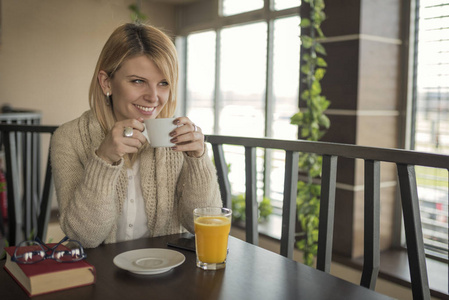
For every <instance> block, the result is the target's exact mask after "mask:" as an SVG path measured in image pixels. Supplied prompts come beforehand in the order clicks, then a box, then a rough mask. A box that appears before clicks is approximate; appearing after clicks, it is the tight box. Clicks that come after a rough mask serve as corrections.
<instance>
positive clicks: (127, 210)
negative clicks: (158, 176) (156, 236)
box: [117, 159, 150, 242]
mask: <svg viewBox="0 0 449 300" xmlns="http://www.w3.org/2000/svg"><path fill="white" fill-rule="evenodd" d="M139 169H140V159H137V160H136V161H135V163H134V165H133V167H132V169H127V173H128V195H127V198H126V201H125V202H124V203H123V209H122V213H121V215H120V216H119V219H118V225H117V242H121V241H128V240H134V239H138V238H142V237H148V236H150V231H149V229H148V218H147V215H146V214H145V203H144V200H143V196H142V189H141V186H140V172H139Z"/></svg>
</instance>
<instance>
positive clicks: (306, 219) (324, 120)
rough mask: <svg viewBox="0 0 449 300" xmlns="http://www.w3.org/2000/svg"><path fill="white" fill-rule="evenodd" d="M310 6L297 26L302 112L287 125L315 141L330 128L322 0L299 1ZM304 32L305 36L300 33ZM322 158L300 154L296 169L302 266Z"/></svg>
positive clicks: (311, 254) (311, 236)
mask: <svg viewBox="0 0 449 300" xmlns="http://www.w3.org/2000/svg"><path fill="white" fill-rule="evenodd" d="M303 3H308V4H309V6H310V16H309V18H303V19H302V20H301V23H300V26H301V29H304V30H302V33H301V43H302V48H303V51H302V53H301V54H302V57H301V61H302V64H301V73H302V74H303V85H302V87H303V90H302V93H301V97H300V102H301V103H303V104H304V107H305V108H304V109H302V110H300V111H299V112H297V113H296V114H294V115H293V116H292V117H291V120H290V123H291V124H294V125H297V126H298V128H299V138H301V139H305V140H309V141H318V140H320V139H321V138H322V137H323V135H324V134H325V133H326V130H327V129H328V128H329V126H330V121H329V118H328V117H327V116H326V115H325V114H324V111H325V110H326V109H327V108H328V106H329V104H330V102H329V101H328V100H327V99H326V97H325V96H323V95H321V83H320V81H321V79H323V77H324V75H325V74H326V67H327V63H326V61H325V60H324V58H323V56H325V55H326V50H325V49H324V47H323V45H322V44H321V43H320V42H319V40H320V39H322V38H324V34H323V32H322V30H321V28H320V27H321V23H322V22H323V21H324V20H325V19H326V14H325V13H324V11H323V10H324V7H325V5H324V0H303ZM304 32H307V33H308V34H303V33H304ZM321 163H322V157H321V156H319V155H317V154H314V153H301V154H300V157H299V169H300V171H301V172H304V173H305V174H306V175H307V179H306V180H300V181H299V182H298V195H297V199H296V200H297V208H298V209H297V214H298V221H299V223H300V224H301V229H302V231H301V232H300V241H299V242H298V243H297V247H298V249H299V250H301V251H303V253H304V254H303V255H304V262H305V264H307V265H309V266H311V265H313V264H314V261H315V257H316V255H317V250H318V222H319V211H320V200H319V199H320V193H321V187H320V185H319V184H316V183H314V181H313V179H314V178H316V177H319V176H320V175H321V166H322V164H321Z"/></svg>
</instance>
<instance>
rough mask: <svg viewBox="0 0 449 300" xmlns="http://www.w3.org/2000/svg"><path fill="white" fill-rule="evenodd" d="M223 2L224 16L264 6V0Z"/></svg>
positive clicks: (228, 0)
mask: <svg viewBox="0 0 449 300" xmlns="http://www.w3.org/2000/svg"><path fill="white" fill-rule="evenodd" d="M284 1H285V0H284ZM222 4H223V8H222V11H223V16H231V15H236V14H241V13H244V12H248V11H252V10H257V9H261V8H263V4H264V0H245V1H242V0H223V1H222Z"/></svg>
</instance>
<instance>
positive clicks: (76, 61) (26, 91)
mask: <svg viewBox="0 0 449 300" xmlns="http://www.w3.org/2000/svg"><path fill="white" fill-rule="evenodd" d="M134 2H135V1H132V0H76V1H73V0H39V1H37V0H2V1H1V5H2V8H1V41H0V42H1V45H0V106H2V105H3V104H6V103H9V104H11V105H12V106H13V107H14V108H22V109H31V110H38V111H41V112H42V115H43V117H42V123H43V124H46V125H60V124H62V123H64V122H67V121H69V120H72V119H74V118H76V117H78V116H79V115H80V114H81V113H82V112H84V111H85V110H87V109H89V105H88V90H89V84H90V80H91V78H92V75H93V70H94V68H95V64H96V62H97V59H98V56H99V54H100V51H101V48H102V47H103V45H104V43H105V42H106V39H107V38H108V37H109V35H110V34H111V33H112V31H113V30H114V29H115V28H116V27H117V26H118V25H121V24H122V23H125V22H130V21H131V12H130V11H129V10H128V5H129V4H132V3H134ZM142 10H143V12H144V13H145V14H146V15H147V16H149V20H148V22H149V23H150V24H152V25H155V26H158V27H162V28H163V29H166V32H167V33H169V34H170V33H171V32H174V29H175V13H174V7H173V6H172V5H170V4H161V3H156V4H155V3H150V2H143V7H142Z"/></svg>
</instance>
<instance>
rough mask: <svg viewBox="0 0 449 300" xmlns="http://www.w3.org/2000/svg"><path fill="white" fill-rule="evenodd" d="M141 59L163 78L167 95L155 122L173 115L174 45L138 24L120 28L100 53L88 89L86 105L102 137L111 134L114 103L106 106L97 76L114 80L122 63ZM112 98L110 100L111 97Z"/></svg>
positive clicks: (176, 77)
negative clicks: (140, 57)
mask: <svg viewBox="0 0 449 300" xmlns="http://www.w3.org/2000/svg"><path fill="white" fill-rule="evenodd" d="M140 55H146V56H147V57H148V58H149V59H151V60H152V61H153V62H154V63H155V65H156V66H157V67H158V68H159V70H160V71H161V72H162V74H164V77H165V78H166V80H167V82H168V84H169V87H170V94H169V97H168V101H167V103H166V104H165V106H164V108H163V109H162V111H161V112H160V114H159V115H158V116H157V117H158V118H169V117H172V116H173V115H174V113H175V109H176V102H177V95H176V91H177V85H178V57H177V53H176V47H175V45H174V44H173V41H172V40H171V39H170V38H169V37H168V36H167V35H166V34H165V33H163V32H162V31H161V30H159V29H157V28H156V27H153V26H150V25H146V24H141V23H127V24H123V25H121V26H120V27H118V28H117V29H115V30H114V32H113V33H112V34H111V36H110V37H109V39H108V40H107V41H106V44H105V45H104V47H103V50H102V51H101V54H100V57H99V58H98V62H97V66H96V67H95V72H94V75H93V77H92V81H91V84H90V89H89V105H90V108H91V109H92V111H93V113H94V114H95V116H96V117H97V119H98V121H99V122H100V125H101V128H102V130H103V132H104V133H105V134H107V133H108V132H109V130H111V128H112V127H113V125H114V123H115V121H116V120H115V117H114V114H113V111H112V107H113V101H112V98H111V101H110V102H111V103H110V105H108V102H109V100H110V99H107V98H106V97H105V95H104V94H103V90H102V89H101V86H100V83H99V80H98V74H99V72H100V71H104V72H106V74H107V75H108V77H109V78H113V77H114V74H115V72H117V71H118V70H119V69H120V67H121V66H122V65H123V63H124V62H125V61H126V60H127V59H129V58H133V57H136V56H140ZM110 97H112V96H110Z"/></svg>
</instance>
